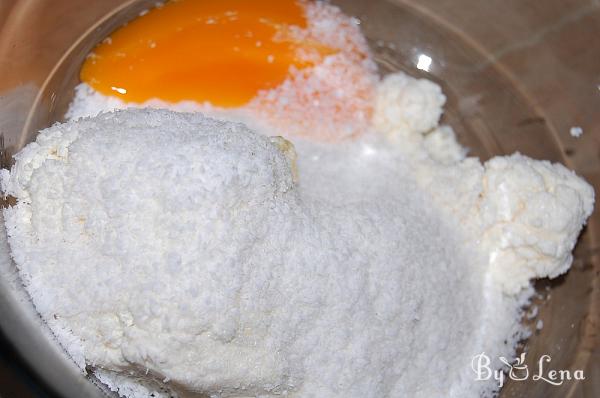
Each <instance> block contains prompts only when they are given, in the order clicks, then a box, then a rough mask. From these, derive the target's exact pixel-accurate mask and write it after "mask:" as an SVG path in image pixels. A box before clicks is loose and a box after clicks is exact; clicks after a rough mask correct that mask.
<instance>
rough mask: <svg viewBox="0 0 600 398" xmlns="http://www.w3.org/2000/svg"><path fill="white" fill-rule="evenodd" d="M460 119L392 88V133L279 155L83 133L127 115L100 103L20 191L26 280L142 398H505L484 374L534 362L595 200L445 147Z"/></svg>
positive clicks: (412, 89)
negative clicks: (518, 350)
mask: <svg viewBox="0 0 600 398" xmlns="http://www.w3.org/2000/svg"><path fill="white" fill-rule="evenodd" d="M315 10H317V11H318V9H315ZM323 10H324V11H323ZM323 10H321V11H323V12H325V11H327V12H329V11H331V10H329V11H328V9H323ZM315 12H316V11H315ZM331 12H333V11H331ZM338 14H339V13H338ZM327 15H328V14H327ZM327 15H326V16H327ZM336 15H337V14H336ZM328 18H329V19H328ZM330 19H331V17H327V18H324V19H322V22H323V23H326V22H327V21H329V20H330ZM318 20H319V19H317V21H318ZM340 21H341V22H340ZM342 22H343V21H342V20H339V21H338V22H336V23H342ZM344 23H345V22H344ZM333 25H335V23H334V24H333ZM315 26H316V27H315V29H316V30H315V32H320V31H319V29H322V28H323V29H324V28H327V26H326V25H319V24H316V25H315ZM335 26H337V25H335ZM326 30H327V31H328V32H330V33H332V32H335V29H332V28H331V27H329V28H328V29H326ZM352 32H354V33H356V35H354V36H351V39H352V40H351V42H355V43H358V44H360V45H362V44H364V45H366V44H365V43H363V41H364V39H363V38H361V37H359V36H360V35H359V34H358V33H359V31H358V28H356V29H354V30H352ZM357 32H358V33H357ZM330 38H331V39H332V40H333V39H335V38H336V36H335V35H332V36H331V37H330ZM340 39H344V37H340ZM361 43H362V44H361ZM342 47H343V46H342ZM364 62H370V60H368V59H367V60H365V61H364ZM350 63H351V64H352V62H350ZM363 67H365V68H366V69H369V68H370V66H369V65H366V66H365V65H363ZM367 80H368V79H367ZM364 83H365V84H364V86H365V87H367V86H368V85H369V84H370V83H369V82H364ZM316 85H317V86H319V85H321V83H319V82H317V83H316ZM334 86H335V85H334ZM334 88H335V87H334ZM306 89H307V90H310V89H311V88H310V87H306ZM292 92H293V90H292ZM352 92H353V91H352V90H350V91H344V93H345V94H344V95H345V96H348V95H351V94H352ZM280 94H281V93H280ZM327 98H329V99H331V97H327ZM445 100H446V98H445V96H444V95H443V93H442V91H441V89H440V87H439V86H437V85H436V84H435V83H433V82H430V81H428V80H424V79H415V78H412V77H409V76H407V75H405V74H403V73H396V74H392V75H389V76H387V77H385V78H384V79H383V80H382V81H381V82H379V83H378V84H377V92H376V96H375V98H374V101H375V107H374V116H373V121H372V131H367V132H365V133H364V134H363V135H362V136H360V137H358V138H355V139H350V140H346V141H342V142H338V143H335V144H331V143H329V144H327V143H315V142H311V141H308V140H306V139H300V138H298V136H297V135H294V134H293V133H294V132H295V131H296V130H298V131H306V130H307V127H306V126H305V125H302V126H300V125H299V124H298V123H296V124H297V125H294V126H290V127H289V131H287V130H285V129H282V128H281V124H277V122H281V120H279V121H278V120H277V119H276V118H275V119H273V120H272V122H273V123H274V130H275V131H277V134H272V133H270V131H272V130H269V129H268V128H267V129H265V130H263V129H262V128H263V127H264V126H265V123H262V122H264V121H263V120H258V121H257V120H251V119H248V120H247V121H248V122H249V123H250V125H252V126H260V128H258V127H257V131H256V132H255V131H252V130H250V129H249V128H247V127H245V126H244V125H241V124H237V123H234V122H232V121H217V120H214V119H210V118H207V117H205V116H202V115H200V114H199V113H195V114H183V113H174V112H170V111H164V110H163V111H158V110H149V109H148V110H128V111H119V112H115V113H105V114H101V115H99V116H96V117H93V118H85V119H81V120H75V119H77V118H79V117H82V116H94V115H97V114H98V113H99V112H101V111H109V110H112V109H115V108H123V107H126V106H127V104H125V103H123V102H121V101H119V100H118V99H112V98H108V97H104V96H102V95H100V94H98V93H95V92H93V91H92V90H91V89H90V88H89V87H88V86H85V85H81V86H79V87H78V89H77V93H76V98H75V100H74V102H73V104H72V107H71V109H70V110H69V113H68V116H69V117H70V118H72V119H73V120H72V121H70V122H68V123H65V124H57V125H55V126H53V127H51V128H48V129H46V130H43V131H42V132H40V134H39V135H38V137H37V139H36V142H34V143H32V144H30V145H28V146H27V147H25V148H24V149H23V150H22V151H21V152H20V153H19V154H18V155H17V156H16V162H15V165H14V166H13V168H12V169H11V170H10V172H9V171H7V170H3V171H2V176H1V177H2V178H1V183H2V190H3V192H4V193H5V194H8V195H12V196H14V197H16V199H17V204H16V205H15V206H13V207H9V208H7V209H5V210H4V218H5V224H6V229H7V232H8V240H9V244H10V247H11V253H12V256H13V258H14V260H15V263H16V265H17V267H18V269H19V274H20V277H21V279H22V281H23V282H24V284H25V287H26V289H27V291H28V292H29V294H30V296H31V298H32V300H33V302H34V304H35V306H36V308H37V310H38V311H39V312H40V314H41V315H42V317H43V319H44V320H45V321H46V322H47V323H48V325H49V326H50V328H51V329H52V331H53V332H54V334H55V335H56V337H57V339H58V341H59V342H60V344H61V345H62V346H63V347H64V348H65V350H66V351H67V353H68V354H69V355H70V357H71V358H73V360H74V361H75V362H76V363H77V364H78V365H79V366H80V367H81V369H82V371H83V372H85V369H91V370H92V372H93V373H94V374H95V375H96V376H97V377H98V378H99V379H100V380H101V381H103V382H104V383H106V384H107V385H108V386H110V388H112V389H113V390H115V391H118V393H119V394H120V395H122V396H128V397H148V396H150V395H151V394H154V396H169V395H175V396H180V397H194V396H195V397H206V396H210V397H264V398H266V397H277V396H288V397H295V398H310V397H319V398H323V397H326V398H335V397H340V398H342V397H343V398H368V397H373V398H379V397H390V398H392V397H416V398H419V397H422V398H430V397H440V396H443V397H457V398H458V397H460V398H463V397H479V396H489V395H492V394H493V393H494V391H496V389H497V384H496V382H495V381H494V380H493V379H492V380H489V381H488V382H482V381H475V380H474V374H473V372H472V370H471V359H472V357H473V355H475V354H479V353H481V352H486V353H487V354H488V356H489V357H490V358H491V359H492V361H493V362H492V364H491V366H493V367H495V368H496V369H500V368H501V367H502V363H501V362H500V361H499V359H498V357H499V356H500V355H503V356H507V357H510V356H511V355H513V353H514V347H515V344H516V342H517V341H518V340H519V339H521V338H523V337H526V336H527V333H528V331H527V330H526V329H524V327H523V326H521V324H520V322H519V320H520V316H521V307H522V305H523V304H525V303H526V302H527V300H528V298H529V296H530V295H531V293H532V289H531V286H530V281H531V280H532V279H534V278H539V277H555V276H557V275H560V274H562V273H564V272H566V271H567V270H568V268H569V266H570V264H571V261H572V257H571V251H572V249H573V246H574V245H575V243H576V239H577V236H578V234H579V232H580V230H581V228H582V227H583V225H584V224H585V221H586V219H587V217H588V216H589V215H590V213H591V211H592V207H593V202H594V192H593V190H592V188H591V187H590V186H589V185H588V184H587V183H585V182H584V181H583V180H582V179H580V178H579V177H577V176H576V175H575V174H574V173H572V172H571V171H569V170H567V169H566V168H564V167H563V166H561V165H558V164H551V163H549V162H545V161H536V160H532V159H529V158H527V157H525V156H522V155H519V154H515V155H513V156H508V157H497V158H494V159H491V160H490V161H488V162H486V163H485V164H481V162H480V161H479V160H478V159H476V158H469V157H466V150H465V149H464V148H463V147H462V146H460V144H459V143H458V142H457V141H456V138H455V135H454V132H453V131H452V128H451V127H449V126H443V125H442V126H440V125H439V120H440V116H441V115H442V112H443V105H444V103H445ZM357 101H358V100H357ZM284 102H286V104H284V105H285V107H284V108H286V107H287V102H289V101H284ZM358 103H359V104H360V101H358ZM144 105H145V106H152V107H169V108H171V109H172V110H177V111H191V112H196V111H198V110H203V111H205V112H208V113H210V114H212V115H217V116H219V117H221V118H228V119H235V118H239V117H240V115H239V114H238V115H233V114H226V113H223V111H222V110H216V109H211V108H210V107H208V106H199V105H198V104H193V103H179V104H172V105H170V104H165V103H162V102H159V101H151V102H149V103H146V104H144ZM274 106H276V107H277V106H283V105H282V101H279V97H278V98H275V102H274ZM335 106H337V104H336V103H335V101H333V102H331V103H329V102H328V103H326V104H325V105H324V107H323V109H321V112H320V113H319V112H316V113H315V115H316V116H315V119H314V120H312V119H311V120H310V121H308V123H309V124H310V123H312V122H314V121H315V120H316V121H319V120H322V119H323V118H324V117H327V115H328V114H329V113H330V112H331V111H330V110H331V109H333V108H335ZM331 107H333V108H331ZM292 110H293V112H291V113H288V114H291V115H294V117H296V118H297V119H298V120H301V119H304V113H303V108H302V107H300V108H298V109H292ZM285 111H286V112H289V109H287V108H286V109H285ZM276 114H278V113H277V112H276ZM282 114H283V113H282ZM246 116H247V115H246ZM308 116H310V115H308ZM337 116H340V115H337ZM364 116H365V115H358V116H355V117H356V120H358V121H359V122H358V124H357V123H354V122H353V123H351V126H349V128H348V129H346V130H348V131H346V130H344V131H342V135H352V134H354V133H355V131H354V130H353V129H355V128H356V126H358V125H360V124H361V123H363V122H364ZM324 123H326V122H324ZM283 125H285V123H284V124H283ZM266 126H267V127H268V123H266ZM339 126H343V124H340V122H339V120H336V121H335V123H330V124H328V125H327V126H325V127H324V129H325V130H327V131H328V132H332V131H336V128H337V127H339ZM269 135H284V136H286V138H288V139H289V140H291V141H292V143H293V146H292V145H291V144H290V143H289V142H287V141H285V140H283V139H281V138H269V137H268V136H269ZM294 147H295V150H294Z"/></svg>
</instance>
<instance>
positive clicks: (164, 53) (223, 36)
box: [80, 0, 329, 107]
mask: <svg viewBox="0 0 600 398" xmlns="http://www.w3.org/2000/svg"><path fill="white" fill-rule="evenodd" d="M306 24H307V22H306V18H305V15H304V7H303V5H302V2H300V1H294V0H174V1H170V2H168V3H166V4H164V5H163V6H159V7H157V8H154V9H152V10H150V11H149V12H147V13H146V14H145V15H143V16H140V17H139V18H137V19H135V20H133V21H131V22H130V23H129V24H127V25H125V26H124V27H122V28H120V29H118V30H117V31H115V32H114V33H113V34H112V35H111V36H110V37H109V38H107V39H106V40H104V41H103V42H102V43H101V44H100V45H98V46H97V47H96V48H95V49H94V51H93V52H92V54H90V56H89V57H88V58H87V59H86V61H85V63H84V65H83V67H82V69H81V75H80V77H81V80H82V81H83V82H85V83H87V84H88V85H90V86H91V87H92V88H93V89H95V90H96V91H98V92H100V93H102V94H105V95H112V96H117V97H119V98H121V99H122V100H123V101H125V102H133V103H143V102H145V101H147V100H150V99H153V98H158V99H160V100H163V101H167V102H172V103H175V102H179V101H185V100H190V101H196V102H199V103H204V102H209V103H211V104H213V105H216V106H221V107H236V106H242V105H244V104H246V103H247V102H248V101H250V100H251V99H252V98H253V97H255V96H256V94H257V93H258V92H259V91H260V90H268V89H271V88H274V87H276V86H278V85H280V84H281V83H282V82H283V81H284V80H285V79H286V77H287V76H288V72H289V70H290V67H291V66H295V67H297V68H304V67H307V66H309V63H308V62H307V61H303V60H302V59H301V58H300V57H299V56H298V54H299V53H300V51H299V50H302V49H303V48H304V49H310V50H316V51H317V52H318V53H321V54H322V53H327V52H329V50H328V49H327V48H324V47H323V46H320V45H319V44H318V43H306V42H300V41H299V40H297V39H294V38H293V37H292V36H293V34H291V33H290V32H291V31H292V30H291V27H292V26H296V27H299V28H304V27H306Z"/></svg>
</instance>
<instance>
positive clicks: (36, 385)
mask: <svg viewBox="0 0 600 398" xmlns="http://www.w3.org/2000/svg"><path fill="white" fill-rule="evenodd" d="M0 398H57V397H56V396H55V395H53V394H50V393H49V392H48V391H47V390H46V389H45V388H44V387H43V386H42V384H41V383H40V382H39V380H37V378H36V377H35V376H34V375H33V373H32V372H31V371H30V370H29V368H28V367H27V366H26V365H25V363H24V362H23V361H22V360H21V358H20V357H19V355H18V353H17V352H16V351H15V350H14V348H13V347H12V346H11V345H10V344H9V343H8V341H7V340H6V338H5V337H4V336H3V335H2V334H1V333H0Z"/></svg>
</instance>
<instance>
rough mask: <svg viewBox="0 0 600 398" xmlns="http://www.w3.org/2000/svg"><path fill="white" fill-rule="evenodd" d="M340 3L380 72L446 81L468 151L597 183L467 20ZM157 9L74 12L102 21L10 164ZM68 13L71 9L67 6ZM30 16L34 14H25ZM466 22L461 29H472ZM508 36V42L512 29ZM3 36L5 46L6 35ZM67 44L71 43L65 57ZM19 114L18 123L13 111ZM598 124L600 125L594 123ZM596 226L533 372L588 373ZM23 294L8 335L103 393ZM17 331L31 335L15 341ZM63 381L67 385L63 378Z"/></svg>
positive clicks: (541, 298)
mask: <svg viewBox="0 0 600 398" xmlns="http://www.w3.org/2000/svg"><path fill="white" fill-rule="evenodd" d="M41 3H44V2H41ZM64 3H69V2H66V1H65V2H64ZM334 3H335V4H338V5H339V6H340V7H341V8H342V9H343V10H344V11H345V12H346V13H348V14H350V15H354V16H357V17H358V18H359V19H360V21H361V26H362V29H363V31H364V33H365V34H366V36H367V38H368V39H369V42H370V45H371V48H372V50H373V52H374V55H375V58H376V60H377V62H378V65H379V68H380V71H381V73H382V74H385V73H389V72H392V71H397V70H404V71H406V72H408V73H410V74H412V75H417V76H423V77H427V78H429V79H432V80H434V81H436V82H438V83H439V84H441V85H442V87H443V89H444V92H445V93H446V95H447V97H448V103H447V105H446V114H445V115H444V119H445V120H444V122H446V123H448V124H450V125H451V126H453V127H454V129H455V131H456V132H457V134H458V137H459V141H460V142H461V143H462V144H463V145H465V146H467V147H468V148H469V150H470V154H471V155H473V156H479V157H480V158H482V159H487V158H489V157H491V156H494V155H503V154H509V153H512V152H515V151H519V152H521V153H524V154H526V155H529V156H531V157H534V158H539V159H541V158H543V159H549V160H552V161H557V162H562V163H564V164H566V165H568V166H570V167H572V168H575V169H576V170H577V171H578V172H580V173H582V174H583V175H584V177H587V178H588V179H591V180H592V181H590V182H594V181H595V179H596V178H597V171H598V168H599V166H600V162H599V161H598V159H597V158H594V159H593V160H592V162H593V164H589V156H588V155H587V153H588V152H586V151H585V149H582V155H579V152H578V151H579V146H581V145H582V144H579V143H578V144H577V145H575V144H574V143H573V142H572V141H570V138H569V137H568V136H567V135H566V133H565V132H563V131H562V128H563V126H564V123H565V121H564V117H563V115H562V114H560V113H552V112H551V111H552V106H554V102H552V103H550V104H546V105H548V106H545V104H543V103H541V102H540V100H539V97H537V96H536V95H537V92H535V90H532V82H531V81H530V80H523V79H519V76H517V75H515V70H514V68H513V69H511V66H510V65H508V64H507V63H506V62H504V59H503V58H502V57H497V56H496V55H497V54H493V53H491V52H490V51H488V50H486V47H485V46H484V45H483V44H482V43H480V42H478V41H477V39H478V38H477V37H472V36H470V35H469V33H468V32H469V30H468V29H465V26H463V25H460V26H457V25H455V24H456V23H460V18H458V17H456V16H455V17H454V22H452V21H450V19H451V18H448V19H445V18H443V16H442V15H441V14H440V11H441V8H443V7H437V8H436V7H429V8H428V5H429V6H430V5H431V4H429V3H432V4H433V3H435V2H421V3H419V4H416V2H409V1H407V2H404V1H385V0H378V1H368V2H366V1H355V0H338V1H335V2H334ZM461 3H463V2H461ZM464 3H467V2H464ZM553 3H554V1H553ZM556 3H560V1H558V2H556ZM153 4H154V1H128V2H122V1H112V5H111V6H110V7H109V5H105V8H103V7H97V8H93V7H92V8H91V9H90V10H83V9H79V10H77V12H74V13H73V14H72V15H70V18H79V17H80V16H81V15H87V17H89V16H90V14H92V13H93V14H94V16H95V17H96V18H98V19H97V22H96V23H95V24H94V25H93V26H91V27H89V29H88V30H87V31H86V32H85V33H83V34H81V35H80V36H79V39H78V40H77V41H76V42H74V43H73V41H72V40H65V42H62V43H60V45H56V46H55V47H56V48H57V49H60V50H61V51H60V53H61V54H63V55H62V58H61V59H60V60H58V62H56V63H55V66H54V68H53V69H52V70H51V71H49V70H44V71H43V72H42V73H43V74H44V75H45V76H47V78H46V80H45V81H44V83H43V84H42V85H41V88H40V89H39V90H37V89H36V88H34V89H33V90H34V92H37V95H36V96H35V100H34V101H33V102H32V103H29V104H27V105H26V107H27V109H28V114H27V117H26V118H24V120H22V121H21V122H20V123H19V122H15V123H14V124H15V125H14V126H12V128H11V129H9V130H5V131H4V151H3V157H2V159H3V162H4V165H7V164H8V163H9V159H10V155H11V154H14V153H15V152H17V151H18V150H19V149H20V148H22V147H23V146H24V145H26V144H27V143H28V142H31V141H32V140H33V139H35V135H36V132H37V131H38V130H39V129H41V128H44V127H47V126H49V125H51V124H52V123H54V122H56V121H61V120H63V119H64V114H65V111H66V109H67V107H68V104H69V102H70V101H71V99H72V97H73V90H74V87H75V86H76V85H77V84H78V83H79V79H78V72H79V68H80V65H81V63H82V62H83V60H84V59H85V57H86V55H87V54H88V52H89V51H90V50H91V49H92V48H93V46H94V45H95V44H96V43H98V42H99V41H100V40H102V39H103V38H104V37H105V36H107V35H108V34H109V33H110V32H111V31H113V30H114V29H115V28H117V27H118V26H120V25H122V24H123V23H124V22H126V21H128V20H130V19H132V18H134V17H135V16H136V15H138V14H139V12H140V11H142V10H143V9H145V8H147V7H149V6H152V5H153ZM438 5H439V4H438ZM513 6H514V7H513V11H512V12H513V14H512V16H510V15H509V17H510V18H516V15H517V13H519V12H520V11H521V10H520V9H519V6H518V5H515V4H513ZM38 7H39V6H38ZM65 9H68V10H71V11H72V8H69V7H67V8H65ZM109 9H110V12H108V13H107V10H109ZM592 11H594V12H596V11H597V10H594V9H592ZM23 12H33V11H32V10H28V9H26V10H25V11H23ZM488 17H489V15H488ZM505 18H507V17H506V16H505ZM88 20H89V18H88ZM465 21H466V20H463V22H462V23H464V24H468V22H465ZM550 22H551V21H550ZM550 22H547V23H550ZM453 23H454V25H453ZM5 24H6V23H5ZM506 29H509V27H508V26H507V28H506ZM470 32H474V30H470ZM506 34H507V35H508V36H510V32H508V33H506ZM2 39H3V40H7V39H6V37H3V38H2ZM540 41H542V42H543V40H542V39H540ZM41 43H43V39H39V38H38V42H36V43H35V45H37V46H40V45H41ZM67 44H69V45H70V44H72V45H71V47H70V48H69V49H68V50H67V51H64V50H66V46H67ZM1 48H2V47H0V49H1ZM63 51H64V53H63ZM548 51H550V50H548ZM513 66H514V65H513ZM543 68H545V70H544V73H546V74H551V73H552V71H553V68H556V65H544V66H543ZM3 90H4V89H3ZM557 94H558V92H554V93H553V95H557ZM579 100H582V99H579ZM12 117H13V118H16V115H13V116H12ZM561 117H563V118H562V119H561ZM593 121H594V120H593ZM595 122H596V124H595V125H594V126H596V128H597V126H598V123H597V122H598V119H597V118H596V119H595ZM578 145H579V146H578ZM582 157H584V159H587V160H588V161H584V159H582ZM596 181H597V180H596ZM597 222H598V216H597V214H594V215H593V219H592V221H591V223H590V225H589V226H588V228H587V230H586V231H585V233H584V235H583V236H582V238H581V240H580V243H579V245H578V247H577V249H576V253H575V262H574V265H573V269H572V270H571V271H570V272H569V273H568V274H567V275H565V276H563V277H560V278H558V279H556V280H553V281H547V280H543V281H539V282H538V283H537V285H536V288H537V290H538V292H539V295H538V297H537V298H536V304H537V305H539V307H540V312H539V317H538V319H541V320H542V321H543V323H544V328H543V329H541V330H539V331H536V332H535V333H534V335H532V337H531V338H530V339H529V340H528V341H527V342H526V343H525V344H526V346H527V347H526V348H527V351H528V353H529V355H528V361H530V362H529V363H528V364H529V365H530V366H531V367H535V366H536V364H535V363H534V362H535V361H536V359H537V358H539V357H540V356H541V355H543V354H548V355H550V356H551V357H552V365H553V368H555V369H572V370H574V369H584V368H586V366H587V365H588V363H590V355H592V354H591V349H592V347H593V343H594V341H593V337H592V336H591V335H592V334H593V322H594V321H595V318H594V317H595V316H597V314H598V306H597V305H598V302H597V297H598V290H597V283H598V280H597V278H598V277H597V272H598V264H597V262H596V258H595V257H594V250H593V248H594V247H595V241H596V238H595V232H594V231H595V228H596V223H597ZM4 250H5V251H6V250H7V249H6V248H4ZM5 254H6V253H5ZM19 290H22V289H20V287H19V286H18V282H15V283H13V285H12V286H2V291H3V292H2V295H3V297H2V301H1V302H0V305H1V306H2V309H3V312H6V313H7V314H8V316H7V318H8V319H10V321H9V322H3V324H2V327H3V330H4V331H5V333H6V334H7V335H8V337H9V338H11V340H13V341H14V343H15V345H16V346H17V347H18V348H19V350H20V351H21V352H22V354H23V355H24V357H25V358H26V359H27V360H28V361H29V362H31V363H32V366H33V367H34V368H35V370H36V371H38V372H39V373H40V374H42V375H43V377H44V378H45V379H47V380H46V381H47V382H48V383H49V384H51V385H53V387H54V388H55V389H56V390H60V391H61V392H62V393H63V394H65V395H68V396H76V395H74V394H78V393H80V392H81V391H86V394H88V395H89V394H95V393H96V392H98V391H99V390H98V389H97V388H96V387H93V386H92V387H91V389H89V388H88V387H89V385H87V384H86V383H85V379H84V377H83V376H81V375H78V374H77V372H76V371H75V370H74V369H73V366H70V365H69V364H67V363H65V362H66V361H65V359H64V357H63V356H62V355H61V353H60V352H58V351H57V350H56V349H51V348H49V347H48V345H49V344H48V341H49V337H48V336H47V335H44V334H43V333H42V332H41V327H40V325H41V322H40V321H39V319H37V318H36V317H35V310H34V308H33V306H32V305H31V303H30V302H29V301H27V300H26V299H24V298H23V297H21V298H20V299H15V298H14V296H15V295H16V294H20V293H19ZM21 293H22V292H21ZM459 310H460V309H457V311H459ZM24 314H26V315H24ZM594 314H596V315H594ZM33 325H36V326H35V327H33ZM590 325H592V326H590ZM20 330H28V332H27V333H25V334H24V335H23V334H22V335H21V336H17V335H18V334H19V333H20ZM28 342H29V344H28ZM31 342H34V344H31ZM40 353H41V354H40ZM36 358H37V359H36ZM40 358H41V359H40ZM432 360H435V359H432ZM52 363H57V364H58V363H60V365H56V366H55V367H54V370H53V371H50V372H49V370H48V369H47V368H48V367H49V364H52ZM59 377H62V378H63V379H62V380H57V378H59ZM64 377H67V378H68V379H67V380H69V382H71V381H73V380H77V382H73V385H74V386H76V388H75V389H74V387H72V386H71V387H69V386H68V385H67V383H66V382H65V381H64V380H65V379H64ZM88 384H89V383H88ZM91 391H94V392H91ZM581 391H583V387H581V386H578V385H577V383H576V382H574V381H573V382H569V383H565V384H564V385H563V386H559V387H555V386H551V385H548V384H544V383H533V382H509V383H508V384H507V385H506V387H505V388H504V389H503V391H502V395H501V396H505V397H509V396H535V397H537V396H545V397H564V396H569V394H576V393H578V392H581ZM571 396H576V395H571ZM590 396H591V395H590Z"/></svg>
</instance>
